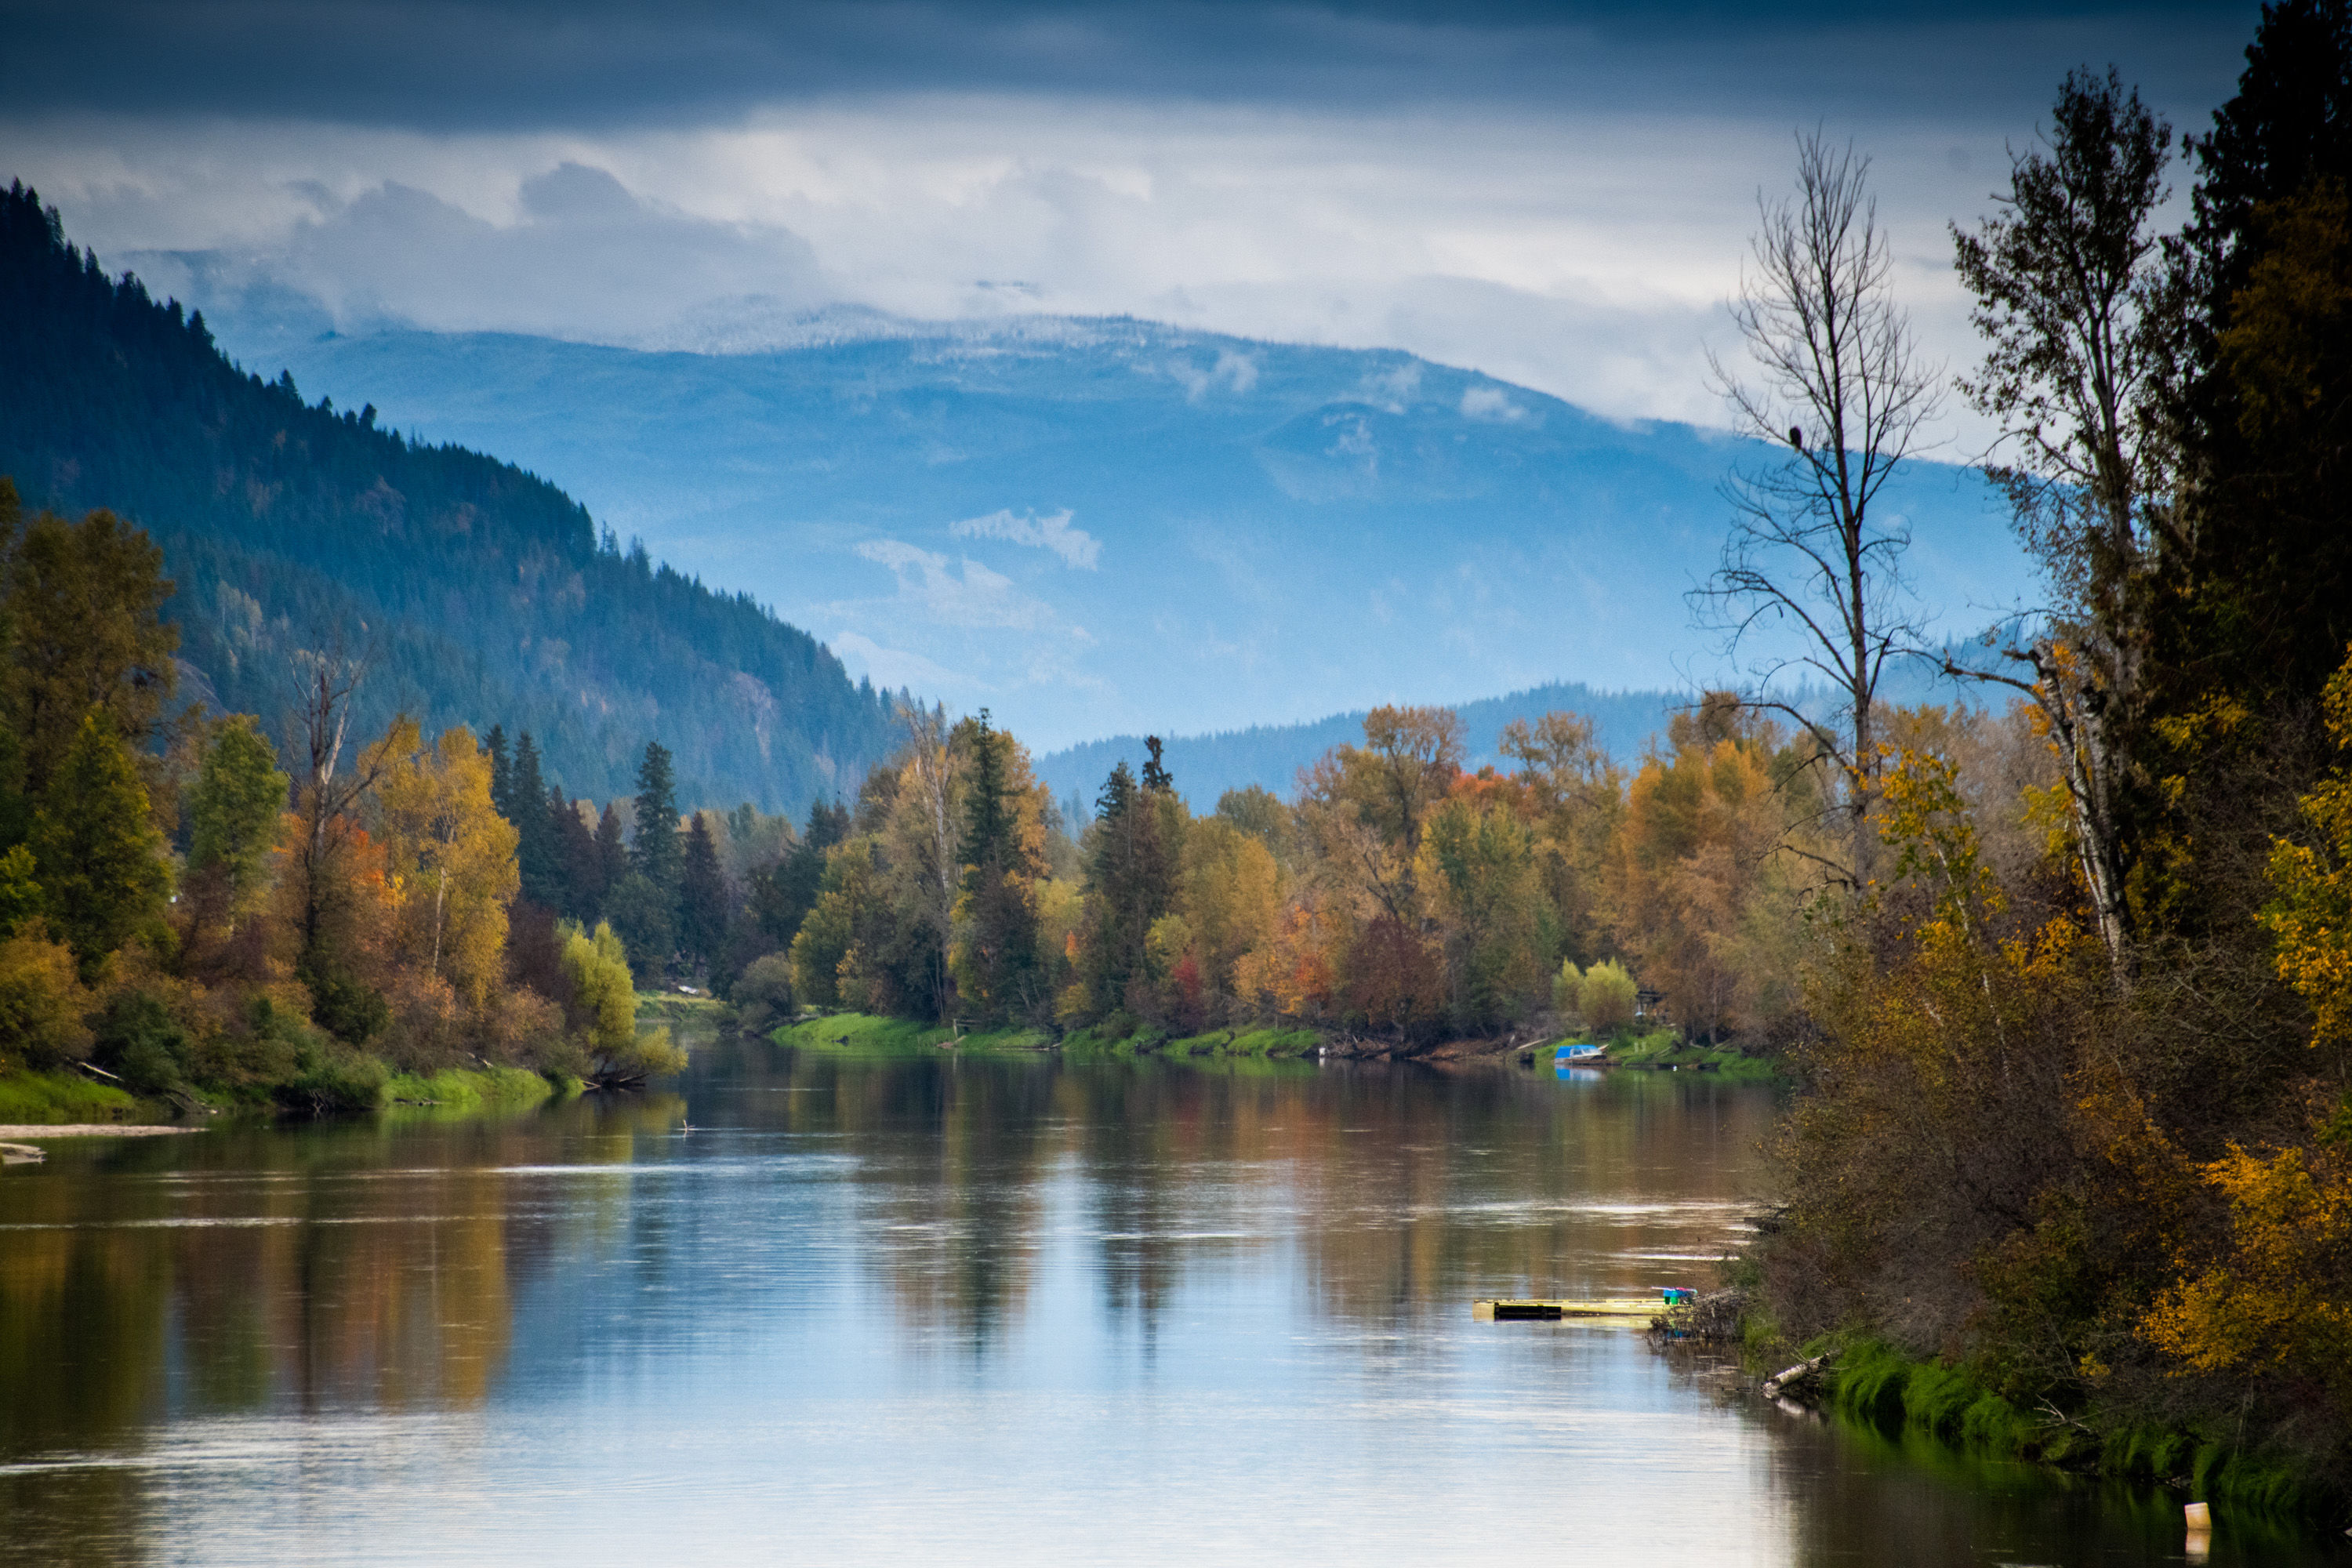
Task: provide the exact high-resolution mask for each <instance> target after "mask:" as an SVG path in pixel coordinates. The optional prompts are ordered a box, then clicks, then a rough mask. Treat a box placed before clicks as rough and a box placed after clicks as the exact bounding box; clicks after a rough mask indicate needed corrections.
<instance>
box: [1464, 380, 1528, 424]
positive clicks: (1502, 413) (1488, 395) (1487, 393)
mask: <svg viewBox="0 0 2352 1568" xmlns="http://www.w3.org/2000/svg"><path fill="white" fill-rule="evenodd" d="M1527 416H1528V411H1527V410H1526V409H1524V408H1522V407H1520V406H1519V405H1517V404H1516V403H1514V402H1512V401H1511V395H1510V394H1509V393H1507V392H1505V391H1504V390H1503V389H1502V388H1501V387H1499V386H1465V387H1464V388H1463V389H1462V417H1463V418H1465V419H1483V420H1487V421H1490V422H1492V423H1494V424H1497V425H1516V424H1517V423H1518V422H1519V421H1520V420H1522V419H1525V418H1526V417H1527Z"/></svg>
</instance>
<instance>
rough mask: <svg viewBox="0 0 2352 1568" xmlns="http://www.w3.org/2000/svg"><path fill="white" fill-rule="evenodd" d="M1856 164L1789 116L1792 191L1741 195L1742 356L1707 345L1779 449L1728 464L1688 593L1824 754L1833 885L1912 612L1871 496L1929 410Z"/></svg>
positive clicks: (1870, 774)
mask: <svg viewBox="0 0 2352 1568" xmlns="http://www.w3.org/2000/svg"><path fill="white" fill-rule="evenodd" d="M1869 170H1870V161H1869V159H1867V158H1864V157H1862V156H1860V155H1858V154H1856V153H1855V152H1854V151H1853V147H1852V145H1851V144H1848V145H1846V146H1844V147H1833V146H1832V145H1830V144H1829V143H1828V142H1826V141H1825V140H1824V139H1823V137H1822V134H1821V132H1818V131H1816V132H1811V133H1808V134H1801V135H1799V137H1798V138H1797V189H1796V192H1795V194H1794V195H1792V196H1789V197H1783V198H1781V199H1780V200H1769V199H1767V198H1766V197H1764V196H1763V195H1761V194H1760V193H1759V196H1758V198H1757V207H1758V213H1759V218H1760V223H1761V226H1760V227H1759V230H1758V231H1757V233H1756V235H1755V237H1754V238H1753V239H1752V240H1751V241H1750V247H1749V248H1750V266H1749V267H1748V268H1746V269H1743V273H1742V276H1741V279H1740V290H1739V294H1738V298H1737V299H1735V300H1733V301H1732V303H1731V316H1732V320H1733V321H1734V322H1735V323H1737V324H1738V328H1739V332H1740V336H1741V337H1742V338H1744V339H1745V340H1746V341H1747V345H1748V356H1749V358H1750V360H1751V361H1752V362H1753V372H1754V374H1753V376H1752V378H1751V379H1745V380H1743V379H1741V378H1740V377H1738V376H1736V375H1734V374H1731V373H1730V372H1729V371H1727V369H1726V368H1725V367H1724V365H1723V363H1721V362H1720V361H1719V360H1717V359H1715V358H1714V357H1713V356H1712V355H1710V357H1709V362H1708V363H1709V365H1710V367H1711V368H1712V369H1713V371H1714V373H1715V380H1716V383H1717V388H1718V389H1719V390H1720V391H1721V393H1722V394H1723V396H1724V398H1725V400H1726V402H1727V403H1728V404H1729V405H1730V407H1731V412H1732V416H1733V423H1734V424H1735V425H1736V426H1738V429H1739V431H1740V433H1741V434H1743V435H1746V436H1748V437H1754V438H1756V439H1758V440H1760V441H1764V442H1769V443H1770V444H1772V445H1773V446H1775V447H1785V448H1786V450H1787V456H1785V457H1783V458H1780V459H1778V460H1777V461H1772V462H1769V463H1763V464H1759V465H1754V466H1748V467H1743V468H1738V469H1736V470H1735V471H1734V473H1733V474H1732V476H1731V478H1730V479H1728V480H1727V483H1726V484H1725V487H1724V493H1725V496H1726V499H1727V500H1729V501H1730V502H1731V503H1732V506H1733V508H1734V521H1733V523H1732V528H1731V532H1730V536H1729V537H1728V538H1727V540H1726V541H1725V542H1724V547H1723V563H1722V565H1721V567H1720V568H1719V569H1718V570H1717V572H1716V574H1715V575H1714V577H1713V578H1712V579H1711V580H1710V581H1709V582H1708V584H1706V586H1705V587H1703V588H1700V589H1698V590H1696V593H1695V595H1693V596H1694V599H1695V600H1696V605H1697V607H1698V608H1699V609H1700V611H1701V613H1702V618H1703V619H1704V620H1705V621H1706V623H1707V624H1710V625H1712V626H1715V627H1716V628H1717V629H1718V630H1720V631H1722V632H1723V633H1724V634H1725V642H1726V647H1727V649H1728V650H1729V651H1731V652H1732V653H1734V654H1735V655H1738V654H1740V653H1741V652H1743V651H1744V650H1746V649H1748V648H1754V647H1755V645H1756V644H1758V643H1762V644H1764V645H1765V646H1764V647H1760V648H1755V652H1756V653H1757V655H1758V658H1757V662H1756V663H1754V664H1752V665H1751V666H1750V667H1749V671H1748V673H1749V676H1750V678H1751V679H1753V681H1754V683H1755V684H1754V687H1753V689H1751V690H1750V691H1749V692H1748V694H1746V696H1745V698H1744V700H1746V701H1747V702H1748V705H1749V706H1751V707H1755V708H1759V709H1763V710H1769V711H1774V712H1778V713H1780V714H1782V715H1783V716H1785V717H1787V718H1788V719H1790V721H1793V722H1794V723H1796V724H1797V725H1798V726H1800V727H1801V729H1803V730H1804V731H1808V732H1809V733H1810V734H1811V736H1812V737H1813V739H1814V740H1815V742H1818V744H1819V746H1820V748H1821V751H1822V754H1823V755H1824V756H1825V757H1826V758H1828V759H1829V760H1830V762H1831V763H1832V764H1833V765H1834V766H1835V768H1836V770H1837V772H1838V774H1839V776H1840V783H1841V784H1842V786H1843V787H1842V789H1840V790H1839V791H1837V792H1835V794H1836V797H1837V806H1836V809H1838V810H1839V811H1841V812H1842V813H1843V815H1844V816H1845V817H1846V823H1845V829H1846V831H1845V834H1844V837H1845V838H1846V841H1847V844H1848V852H1847V853H1848V859H1847V861H1846V863H1845V864H1844V865H1843V866H1835V865H1833V866H1832V868H1831V870H1832V875H1833V876H1834V877H1835V878H1836V879H1838V880H1841V881H1843V882H1844V883H1846V884H1848V885H1850V886H1863V885H1866V884H1867V883H1868V881H1869V880H1870V875H1871V861H1872V852H1873V848H1874V843H1875V839H1874V828H1873V826H1872V824H1871V812H1872V807H1873V804H1874V801H1875V799H1876V797H1877V789H1878V777H1879V773H1880V767H1881V760H1880V754H1879V752H1880V748H1879V742H1878V736H1877V730H1876V726H1875V721H1874V708H1875V706H1876V704H1877V698H1878V685H1879V680H1880V679H1881V677H1882V676H1883V675H1884V674H1885V669H1886V666H1887V662H1888V661H1889V660H1890V659H1892V658H1897V657H1901V656H1903V655H1906V654H1908V653H1910V652H1912V651H1913V650H1914V649H1916V647H1917V646H1918V645H1919V644H1920V643H1921V642H1922V641H1923V640H1924V634H1925V629H1926V628H1925V625H1924V622H1923V621H1922V619H1921V618H1920V616H1919V614H1918V612H1917V610H1916V607H1915V606H1914V605H1913V604H1912V603H1911V600H1910V595H1909V594H1908V592H1907V590H1906V586H1905V584H1904V582H1903V578H1902V562H1903V554H1904V552H1905V551H1906V549H1907V548H1908V547H1909V545H1910V542H1911V536H1910V531H1909V530H1908V528H1907V527H1906V526H1904V525H1903V524H1902V523H1900V522H1899V521H1898V522H1895V523H1892V524H1889V523H1885V522H1883V521H1880V520H1879V519H1878V518H1877V517H1876V516H1874V509H1875V508H1876V506H1877V504H1878V502H1879V499H1880V497H1881V495H1882V494H1883V493H1884V491H1885V488H1886V485H1887V483H1888V481H1889V480H1891V479H1893V478H1894V477H1895V471H1896V469H1897V468H1898V467H1899V466H1900V465H1901V463H1902V462H1903V460H1904V459H1905V458H1907V457H1909V456H1911V455H1912V453H1914V452H1915V451H1916V450H1918V449H1919V448H1920V447H1921V446H1922V445H1923V444H1924V433H1925V430H1926V427H1927V426H1928V424H1929V423H1930V422H1931V421H1933V420H1934V419H1935V417H1936V416H1937V412H1938V410H1939V397H1938V395H1937V381H1938V378H1939V374H1940V369H1939V367H1936V366H1930V365H1927V364H1924V363H1921V361H1920V359H1919V357H1918V352H1917V349H1916V345H1915V344H1914V342H1913V340H1912V335H1911V327H1910V320H1909V317H1908V316H1907V315H1906V313H1905V312H1904V310H1903V309H1902V308H1901V307H1900V306H1899V305H1897V304H1896V303H1895V293H1894V286H1893V280H1892V276H1891V274H1892V271H1893V262H1892V258H1891V256H1890V253H1889V249H1888V246H1887V240H1886V236H1885V232H1884V231H1883V230H1881V229H1880V228H1879V227H1878V222H1877V205H1876V203H1875V202H1874V200H1873V199H1872V198H1871V196H1870V194H1869V188H1868V182H1867V175H1868V174H1869ZM1790 633H1792V634H1793V636H1786V637H1784V636H1775V635H1774V634H1790ZM1792 671H1794V672H1797V673H1799V674H1801V675H1803V676H1806V677H1808V678H1812V677H1818V678H1819V679H1822V680H1824V681H1826V682H1827V683H1828V685H1829V687H1830V689H1831V690H1832V691H1833V692H1835V693H1836V702H1837V706H1836V711H1835V712H1834V714H1832V716H1831V717H1830V718H1828V719H1823V718H1822V717H1821V716H1819V715H1818V714H1817V713H1815V712H1813V711H1811V710H1807V709H1806V708H1805V707H1804V706H1802V705H1801V704H1800V703H1799V701H1798V700H1797V695H1796V694H1795V693H1793V692H1789V691H1787V690H1785V689H1784V688H1782V687H1781V685H1780V682H1781V680H1782V679H1784V678H1785V677H1786V676H1787V675H1788V674H1789V673H1790V672H1792Z"/></svg>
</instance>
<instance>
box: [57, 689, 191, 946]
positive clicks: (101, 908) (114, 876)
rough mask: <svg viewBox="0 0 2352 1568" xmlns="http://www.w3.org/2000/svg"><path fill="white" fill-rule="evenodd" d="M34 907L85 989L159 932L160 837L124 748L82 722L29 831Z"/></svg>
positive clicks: (163, 886)
mask: <svg viewBox="0 0 2352 1568" xmlns="http://www.w3.org/2000/svg"><path fill="white" fill-rule="evenodd" d="M33 856H34V859H35V862H36V864H37V868H38V871H39V877H40V883H41V889H42V894H43V903H44V905H45V906H46V908H47V913H48V917H49V919H50V920H51V921H53V922H54V923H55V925H56V927H57V930H58V934H59V935H61V936H62V937H63V938H64V940H65V942H66V945H67V946H68V947H70V948H71V949H72V950H73V954H74V958H75V960H76V962H77V963H79V965H80V968H81V973H82V978H83V979H84V980H85V981H89V980H91V979H93V978H95V977H96V976H97V975H98V973H100V971H101V970H103V969H104V968H105V965H106V961H107V959H108V957H109V956H110V954H112V953H113V952H115V951H116V950H117V949H119V948H121V946H122V944H123V943H125V942H129V941H130V940H131V937H133V936H134V935H137V934H140V933H141V932H142V931H150V930H152V929H154V928H155V927H156V926H158V925H159V924H160V923H161V921H162V917H163V897H164V894H165V892H166V891H167V890H168V889H169V888H170V886H171V872H170V868H168V866H167V865H166V863H165V861H164V858H163V857H164V844H163V834H161V833H160V832H158V831H156V828H155V825H154V823H153V822H152V820H151V819H150V817H149V815H148V810H147V787H146V785H145V784H142V783H141V782H140V779H139V769H138V765H137V764H136V763H133V762H132V761H131V751H130V748H129V747H127V746H125V745H124V744H123V743H122V742H121V741H120V740H118V739H116V738H115V735H114V733H113V731H112V729H111V727H110V724H109V723H108V721H106V720H105V719H104V718H103V717H101V716H100V714H99V713H97V712H89V713H86V714H85V715H84V716H83V718H82V721H81V729H80V731H79V733H77V734H76V735H75V737H74V743H73V745H72V747H71V748H70V749H68V751H67V752H66V753H65V755H64V756H63V757H62V758H61V759H59V762H58V767H57V769H56V771H55V773H54V776H53V777H52V778H51V779H50V781H49V788H48V792H47V798H46V799H45V800H44V801H43V803H42V805H41V811H40V815H39V816H38V817H37V819H36V821H35V823H34V825H33Z"/></svg>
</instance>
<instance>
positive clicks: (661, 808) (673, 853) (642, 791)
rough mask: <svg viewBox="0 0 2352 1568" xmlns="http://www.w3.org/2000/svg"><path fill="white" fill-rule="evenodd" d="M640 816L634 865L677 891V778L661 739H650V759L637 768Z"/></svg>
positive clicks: (632, 852) (653, 880)
mask: <svg viewBox="0 0 2352 1568" xmlns="http://www.w3.org/2000/svg"><path fill="white" fill-rule="evenodd" d="M636 816H637V830H636V835H635V840H634V842H633V843H632V844H631V845H630V852H629V860H630V864H631V865H632V866H633V867H634V868H635V869H636V870H637V871H638V872H639V873H640V874H642V875H643V876H644V877H645V879H646V880H647V881H648V882H651V883H652V884H653V885H654V886H655V887H656V888H657V889H661V890H662V891H663V892H664V893H665V894H673V893H675V892H676V891H677V878H678V856H679V846H678V835H677V779H676V778H675V776H673V774H672V773H671V772H670V758H669V752H668V750H667V748H666V747H664V746H663V745H662V743H661V742H658V741H648V742H646V759H645V761H644V762H643V763H640V764H639V765H638V768H637V812H636ZM624 934H625V933H624Z"/></svg>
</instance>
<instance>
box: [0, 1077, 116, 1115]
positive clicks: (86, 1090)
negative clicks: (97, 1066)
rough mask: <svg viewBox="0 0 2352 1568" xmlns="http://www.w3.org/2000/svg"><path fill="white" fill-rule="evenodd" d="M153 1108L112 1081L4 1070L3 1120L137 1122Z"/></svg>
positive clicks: (0, 1095)
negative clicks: (105, 1081) (104, 1081)
mask: <svg viewBox="0 0 2352 1568" xmlns="http://www.w3.org/2000/svg"><path fill="white" fill-rule="evenodd" d="M149 1109H150V1108H149V1107H147V1106H145V1105H143V1104H142V1102H141V1101H140V1100H137V1099H135V1098H133V1097H132V1096H131V1094H130V1093H129V1092H128V1091H126V1090H123V1089H117V1088H115V1087H114V1086H113V1085H112V1084H110V1083H99V1082H96V1081H95V1080H93V1079H87V1078H84V1077H82V1076H81V1074H79V1073H74V1072H11V1073H0V1122H6V1123H11V1124H19V1125H28V1124H35V1123H38V1124H41V1125H47V1126H59V1125H63V1124H66V1123H68V1122H89V1121H141V1120H143V1119H145V1115H146V1113H147V1111H148V1110H149Z"/></svg>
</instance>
